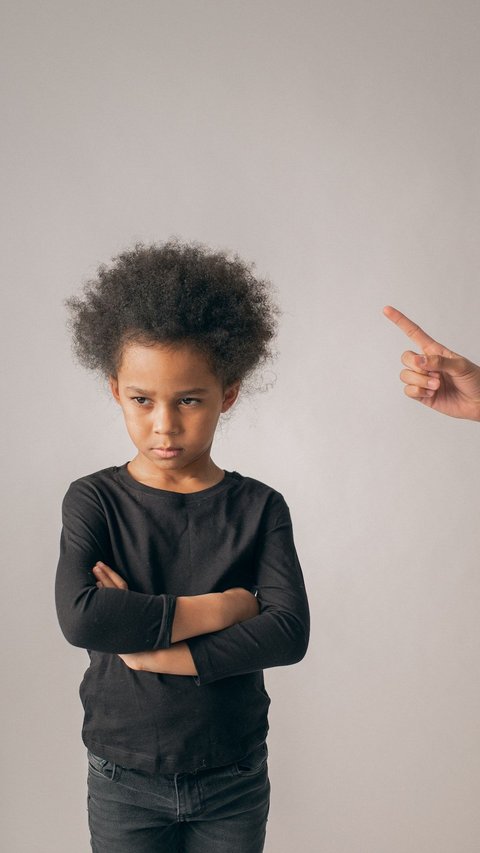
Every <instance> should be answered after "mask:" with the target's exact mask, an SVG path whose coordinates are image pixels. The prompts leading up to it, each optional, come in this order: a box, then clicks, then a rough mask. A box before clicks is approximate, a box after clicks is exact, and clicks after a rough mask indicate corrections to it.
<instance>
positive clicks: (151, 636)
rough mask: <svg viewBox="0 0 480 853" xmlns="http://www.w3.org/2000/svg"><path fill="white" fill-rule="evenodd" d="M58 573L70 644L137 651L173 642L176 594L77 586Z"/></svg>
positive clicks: (59, 611)
mask: <svg viewBox="0 0 480 853" xmlns="http://www.w3.org/2000/svg"><path fill="white" fill-rule="evenodd" d="M71 586H72V587H73V586H74V585H73V584H71V585H70V584H69V583H68V577H64V576H63V575H58V576H57V585H56V604H57V615H58V620H59V623H60V627H61V629H62V632H63V634H64V636H65V637H66V639H67V640H68V642H69V643H71V644H72V645H74V646H79V647H80V648H83V649H90V650H92V651H98V652H110V653H118V652H137V651H140V650H141V651H144V650H146V649H158V648H166V647H168V646H169V645H170V636H171V629H172V621H173V617H174V610H175V597H174V596H171V595H148V594H144V593H140V592H132V591H130V590H123V589H97V588H96V587H95V586H86V585H85V586H84V587H83V589H82V588H78V587H77V591H76V593H75V594H74V593H73V592H72V591H71Z"/></svg>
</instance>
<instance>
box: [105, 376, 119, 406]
mask: <svg viewBox="0 0 480 853" xmlns="http://www.w3.org/2000/svg"><path fill="white" fill-rule="evenodd" d="M108 384H109V385H110V391H111V392H112V396H113V398H114V400H115V402H117V403H120V394H119V393H118V379H115V377H114V376H109V377H108Z"/></svg>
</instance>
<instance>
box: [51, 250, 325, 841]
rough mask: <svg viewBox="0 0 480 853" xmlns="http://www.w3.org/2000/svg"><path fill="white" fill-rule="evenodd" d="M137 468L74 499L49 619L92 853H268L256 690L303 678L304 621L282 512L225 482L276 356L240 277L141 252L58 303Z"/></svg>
mask: <svg viewBox="0 0 480 853" xmlns="http://www.w3.org/2000/svg"><path fill="white" fill-rule="evenodd" d="M68 305H69V308H70V311H71V325H72V330H73V335H74V342H75V348H76V353H77V355H78V357H79V358H80V360H81V362H82V363H83V364H84V365H86V366H87V367H89V368H92V369H95V370H97V371H99V372H100V373H101V374H103V375H104V376H105V377H108V380H109V384H110V388H111V391H112V394H113V396H114V398H115V400H116V401H117V403H118V404H119V405H120V406H121V408H122V410H123V414H124V417H125V423H126V427H127V430H128V433H129V435H130V437H131V439H132V441H133V443H134V445H135V447H136V449H137V453H136V456H135V457H134V459H133V460H132V461H130V462H128V463H126V464H123V465H120V466H118V467H117V466H113V467H110V468H106V469H104V470H102V471H98V472H96V473H95V474H91V475H89V476H86V477H82V478H81V479H79V480H77V481H75V482H74V483H72V484H71V486H70V488H69V490H68V492H67V494H66V496H65V499H64V502H63V531H62V539H61V554H60V560H59V565H58V571H57V580H56V601H57V611H58V617H59V621H60V625H61V627H62V630H63V632H64V634H65V636H66V638H67V639H68V640H69V641H70V642H71V643H73V644H74V645H76V646H80V647H83V648H86V649H87V650H88V652H89V656H90V666H89V668H88V669H87V671H86V673H85V677H84V679H83V682H82V685H81V689H80V693H81V698H82V702H83V706H84V710H85V719H84V726H83V740H84V742H85V744H86V746H87V748H88V751H89V752H88V755H89V777H88V792H89V795H88V809H89V824H90V831H91V843H92V850H93V851H94V853H154V851H155V853H161V852H162V853H163V851H185V853H200V851H208V853H220V851H225V853H257V852H258V853H259V851H261V850H263V846H264V838H265V827H266V821H267V815H268V804H269V782H268V775H267V764H266V756H267V751H266V744H265V738H266V735H267V729H268V723H267V710H268V705H269V698H268V695H267V693H266V691H265V687H264V682H263V675H262V670H263V669H264V668H265V667H270V666H279V665H285V664H291V663H295V662H296V661H299V660H300V659H301V658H302V657H303V655H304V654H305V651H306V648H307V643H308V630H309V621H308V605H307V599H306V595H305V589H304V585H303V579H302V573H301V570H300V566H299V563H298V559H297V555H296V552H295V547H294V542H293V535H292V527H291V521H290V516H289V511H288V508H287V506H286V504H285V501H284V499H283V498H282V496H281V495H280V494H279V493H278V492H276V491H275V490H274V489H272V488H270V487H269V486H266V485H264V484H262V483H260V482H258V481H256V480H253V479H250V478H248V477H242V476H241V475H240V474H238V473H235V472H227V471H223V470H222V469H220V468H219V467H218V466H217V465H216V464H215V463H214V462H213V460H212V458H211V455H210V451H211V446H212V442H213V438H214V433H215V429H216V426H217V422H218V419H219V417H220V415H221V414H222V413H225V412H227V411H228V410H229V409H230V408H231V407H232V406H233V404H234V403H235V400H236V398H237V396H238V394H239V392H240V387H241V385H242V383H245V381H246V379H247V378H248V377H249V376H250V375H251V373H252V371H253V370H254V369H255V368H256V367H257V366H258V365H259V364H261V363H263V362H264V361H265V360H266V359H267V358H268V356H269V352H270V351H269V345H270V342H271V340H272V338H273V335H274V330H275V313H276V309H275V306H274V305H273V303H272V300H271V295H270V291H269V287H268V283H267V282H265V281H260V280H258V279H257V278H255V276H254V275H253V272H252V269H251V268H250V267H249V266H247V265H246V264H245V263H243V262H242V261H241V260H240V259H239V258H237V257H235V258H233V259H232V258H229V257H228V256H227V255H225V254H223V253H220V252H216V253H215V252H210V251H209V250H208V249H206V248H204V247H201V246H199V245H188V244H181V243H179V242H176V241H170V242H168V243H165V244H163V245H159V246H157V245H153V246H147V247H145V246H137V247H136V248H135V249H134V250H132V251H129V252H125V253H123V254H121V255H120V256H119V257H118V258H116V259H115V260H114V262H113V264H112V265H111V266H110V267H108V268H107V267H102V268H100V270H99V273H98V277H97V278H96V279H95V280H94V281H91V282H90V283H89V284H88V285H87V287H86V288H85V293H84V297H83V298H72V299H70V300H69V301H68Z"/></svg>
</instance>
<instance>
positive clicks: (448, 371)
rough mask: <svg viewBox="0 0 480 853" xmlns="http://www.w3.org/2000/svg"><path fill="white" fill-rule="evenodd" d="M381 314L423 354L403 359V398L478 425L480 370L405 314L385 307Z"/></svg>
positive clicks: (479, 414) (410, 354)
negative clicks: (404, 396)
mask: <svg viewBox="0 0 480 853" xmlns="http://www.w3.org/2000/svg"><path fill="white" fill-rule="evenodd" d="M383 313H384V314H385V316H386V317H388V319H389V320H391V321H392V323H395V325H396V326H398V328H399V329H401V330H402V332H405V334H406V335H407V336H408V337H409V338H410V339H411V340H412V341H413V342H414V343H415V344H416V345H417V347H418V348H419V349H421V350H422V352H423V353H424V355H423V356H422V355H418V354H417V353H415V352H411V351H407V352H404V353H403V355H402V362H403V364H404V365H405V367H406V370H402V372H401V374H400V379H401V380H402V382H404V383H405V389H404V391H405V394H406V395H407V397H412V398H413V399H414V400H418V401H419V402H420V403H423V404H424V405H425V406H428V407H429V408H431V409H435V411H437V412H441V413H442V414H444V415H450V416H451V417H452V418H468V419H469V420H472V421H480V367H479V366H478V365H477V364H474V363H473V362H472V361H469V360H468V359H466V358H464V357H463V356H461V355H458V353H455V352H452V350H449V349H447V348H446V347H444V346H443V345H442V344H440V343H438V341H435V340H434V339H433V338H431V337H430V336H429V335H427V334H426V332H424V331H423V329H421V328H420V327H419V326H417V324H416V323H414V322H413V321H412V320H409V319H408V317H406V316H405V314H402V313H401V312H400V311H397V309H396V308H392V306H391V305H388V306H387V307H386V308H384V309H383Z"/></svg>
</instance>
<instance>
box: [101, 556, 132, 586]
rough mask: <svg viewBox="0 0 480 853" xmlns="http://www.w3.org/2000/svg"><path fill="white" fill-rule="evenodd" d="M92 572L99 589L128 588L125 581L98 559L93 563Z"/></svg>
mask: <svg viewBox="0 0 480 853" xmlns="http://www.w3.org/2000/svg"><path fill="white" fill-rule="evenodd" d="M92 572H93V575H94V577H95V578H96V579H97V586H98V588H99V589H128V585H127V582H126V581H124V580H123V578H122V577H120V575H119V574H117V572H114V571H113V569H111V568H110V566H107V565H105V563H102V562H101V561H100V560H99V561H98V563H96V564H95V565H94V567H93V569H92Z"/></svg>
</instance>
